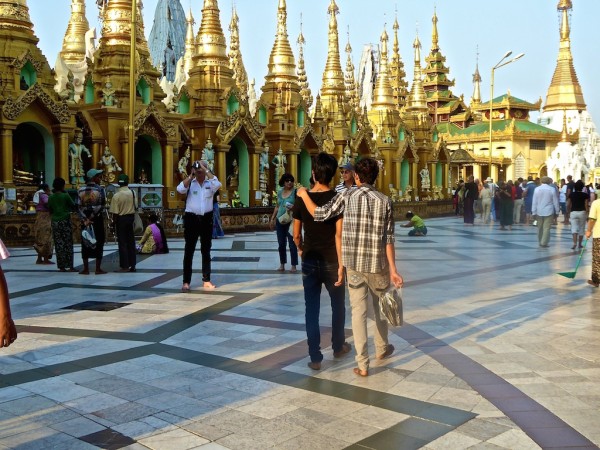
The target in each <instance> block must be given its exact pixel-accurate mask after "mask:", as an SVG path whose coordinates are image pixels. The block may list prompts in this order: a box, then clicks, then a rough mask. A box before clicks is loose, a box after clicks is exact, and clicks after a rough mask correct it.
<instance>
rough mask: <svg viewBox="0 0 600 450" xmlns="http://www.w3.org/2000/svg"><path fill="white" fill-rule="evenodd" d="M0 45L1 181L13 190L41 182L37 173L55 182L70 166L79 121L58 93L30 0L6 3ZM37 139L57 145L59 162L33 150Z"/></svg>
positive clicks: (0, 6) (0, 1) (0, 7)
mask: <svg viewBox="0 0 600 450" xmlns="http://www.w3.org/2000/svg"><path fill="white" fill-rule="evenodd" d="M0 42H2V55H0V56H1V57H0V86H1V89H0V111H1V112H0V135H2V141H1V142H0V146H1V151H0V158H1V160H0V181H2V182H3V183H4V185H5V186H12V185H14V183H15V182H18V180H20V179H22V178H26V179H29V178H30V176H31V182H32V184H35V181H34V178H33V175H36V176H37V175H38V174H39V173H40V172H44V173H45V175H46V178H47V179H52V177H54V176H55V175H56V174H60V173H64V172H62V171H61V170H62V169H63V168H64V169H65V170H66V168H67V164H68V160H67V146H68V136H69V133H70V131H71V130H72V129H73V127H74V120H73V115H72V113H71V111H70V110H69V107H68V106H67V104H66V103H64V102H62V101H60V100H59V98H58V95H57V94H56V92H55V91H54V84H55V80H54V77H53V75H52V72H51V69H50V65H49V64H48V61H47V59H46V57H45V56H44V55H43V54H42V52H41V51H40V50H39V48H38V47H37V43H38V38H37V37H36V36H35V34H34V33H33V24H32V23H31V19H30V17H29V8H28V6H27V2H26V0H0ZM33 123H35V124H36V127H34V126H33V125H32V124H33ZM32 135H36V136H38V137H39V139H40V140H41V141H47V142H52V143H54V147H55V148H53V149H52V150H53V151H54V152H55V156H54V160H53V161H52V162H53V164H52V163H50V162H48V163H46V161H45V158H44V152H39V151H34V150H33V149H31V148H29V147H28V146H27V139H28V137H30V136H32ZM25 174H27V175H25Z"/></svg>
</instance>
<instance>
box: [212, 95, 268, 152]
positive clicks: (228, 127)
mask: <svg viewBox="0 0 600 450" xmlns="http://www.w3.org/2000/svg"><path fill="white" fill-rule="evenodd" d="M236 97H237V96H236ZM247 111H248V103H247V102H246V101H245V100H241V101H240V109H239V110H238V111H236V112H234V113H233V114H231V115H229V116H227V118H226V119H225V120H224V121H223V122H221V123H220V124H219V126H218V128H217V137H218V138H219V140H220V141H221V142H223V143H228V142H230V141H231V140H232V139H233V138H234V137H235V136H236V135H237V133H238V131H239V130H240V129H241V128H242V127H243V128H244V130H246V132H247V133H248V136H249V137H250V139H251V140H252V143H253V144H254V145H255V146H256V147H258V146H260V144H261V143H262V142H264V140H265V134H264V130H263V127H262V126H261V125H260V123H258V122H257V121H256V120H255V119H254V118H253V117H251V116H250V115H249V114H247Z"/></svg>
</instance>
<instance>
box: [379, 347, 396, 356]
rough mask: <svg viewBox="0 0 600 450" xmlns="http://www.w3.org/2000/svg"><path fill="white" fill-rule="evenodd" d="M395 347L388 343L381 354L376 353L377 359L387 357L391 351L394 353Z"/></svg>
mask: <svg viewBox="0 0 600 450" xmlns="http://www.w3.org/2000/svg"><path fill="white" fill-rule="evenodd" d="M394 350H395V347H394V346H393V345H392V344H388V345H387V347H386V349H385V352H383V354H381V355H377V359H385V358H387V357H389V356H390V355H391V354H392V353H394Z"/></svg>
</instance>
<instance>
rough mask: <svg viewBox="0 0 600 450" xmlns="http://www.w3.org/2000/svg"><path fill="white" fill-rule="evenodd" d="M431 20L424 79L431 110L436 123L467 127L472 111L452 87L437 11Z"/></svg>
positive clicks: (452, 81) (452, 82)
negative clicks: (439, 30) (429, 46)
mask: <svg viewBox="0 0 600 450" xmlns="http://www.w3.org/2000/svg"><path fill="white" fill-rule="evenodd" d="M431 21H432V23H433V26H432V32H431V52H430V53H429V55H428V56H427V57H425V62H426V65H425V70H424V72H425V79H424V81H423V89H424V90H425V95H427V105H428V107H429V112H430V115H431V118H432V120H433V122H434V123H435V124H439V123H442V124H443V123H449V122H452V123H456V124H457V125H458V126H459V127H461V128H465V127H466V126H468V123H469V122H470V121H471V113H470V111H469V110H468V108H467V106H466V105H465V104H464V102H463V100H462V97H460V98H459V97H457V96H455V95H454V94H453V93H452V90H451V89H450V88H451V87H452V86H454V80H451V79H450V78H449V77H448V74H449V73H450V69H448V67H446V57H445V56H444V55H442V52H441V51H440V45H439V33H438V27H437V24H438V17H437V13H436V12H435V11H434V13H433V18H432V20H431ZM441 128H442V129H443V128H444V127H441ZM444 131H445V129H444Z"/></svg>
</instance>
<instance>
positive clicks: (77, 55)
mask: <svg viewBox="0 0 600 450" xmlns="http://www.w3.org/2000/svg"><path fill="white" fill-rule="evenodd" d="M89 29H90V24H89V22H88V20H87V18H86V16H85V0H71V17H70V19H69V25H68V26H67V31H66V32H65V37H64V39H63V45H62V50H61V51H60V56H61V58H62V59H63V61H64V62H66V63H67V64H75V63H79V62H81V61H83V60H84V59H85V33H87V31H88V30H89Z"/></svg>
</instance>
